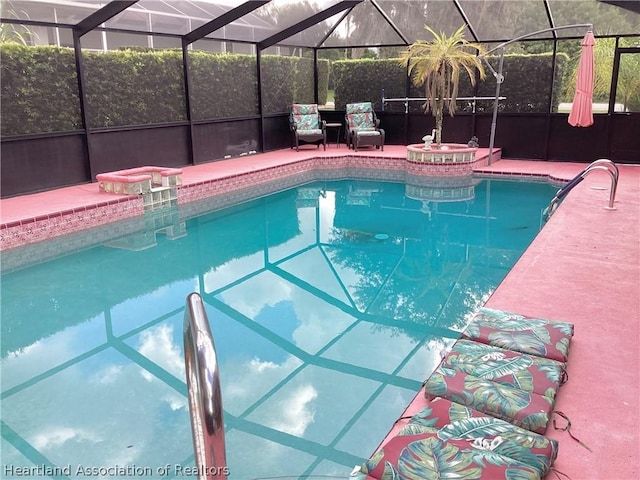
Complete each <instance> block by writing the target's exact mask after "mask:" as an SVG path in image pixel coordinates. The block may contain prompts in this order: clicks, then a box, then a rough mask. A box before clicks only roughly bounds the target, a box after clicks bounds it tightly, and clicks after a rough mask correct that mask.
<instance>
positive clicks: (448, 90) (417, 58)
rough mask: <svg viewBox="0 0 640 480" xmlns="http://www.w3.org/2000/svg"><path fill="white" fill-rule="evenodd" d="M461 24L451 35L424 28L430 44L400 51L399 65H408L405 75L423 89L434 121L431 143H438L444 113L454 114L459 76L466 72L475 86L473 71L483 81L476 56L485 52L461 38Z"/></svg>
mask: <svg viewBox="0 0 640 480" xmlns="http://www.w3.org/2000/svg"><path fill="white" fill-rule="evenodd" d="M465 27H466V25H462V26H461V27H460V28H458V30H456V31H455V33H454V34H453V35H451V36H447V35H446V34H445V33H444V32H441V33H440V34H438V33H436V32H435V31H434V30H433V29H431V28H430V27H428V26H426V25H425V27H424V28H425V29H426V30H427V31H428V32H429V33H431V35H433V40H431V41H430V42H427V41H424V40H418V41H417V42H415V43H413V44H411V45H409V47H408V48H407V49H406V50H405V51H404V52H402V55H401V62H402V63H403V65H405V64H406V65H407V66H408V73H409V75H410V76H411V78H412V81H413V84H414V85H415V86H417V87H420V86H423V85H424V87H425V97H426V99H427V100H426V102H425V104H424V109H425V112H428V111H429V110H431V111H432V112H433V116H434V117H435V119H436V128H435V130H436V138H435V143H436V144H437V145H438V147H439V146H440V144H441V143H442V119H443V114H444V111H445V110H447V112H448V113H449V114H450V115H451V116H453V115H454V114H455V111H456V99H457V97H458V86H459V83H460V73H461V72H462V71H465V72H467V75H468V76H469V80H471V85H475V83H476V75H475V73H476V70H477V71H478V72H479V73H480V78H481V79H484V78H485V76H486V75H485V71H484V65H483V64H482V61H481V59H480V57H479V56H478V55H485V53H486V50H485V49H484V47H483V46H482V45H480V44H478V43H473V42H469V41H467V40H466V39H465V38H464V28H465Z"/></svg>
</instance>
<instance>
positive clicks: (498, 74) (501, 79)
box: [480, 23, 593, 165]
mask: <svg viewBox="0 0 640 480" xmlns="http://www.w3.org/2000/svg"><path fill="white" fill-rule="evenodd" d="M581 27H585V28H588V29H589V31H593V24H592V23H578V24H575V25H561V26H559V27H552V28H545V29H544V30H538V31H537V32H531V33H527V34H526V35H521V36H519V37H516V38H513V39H511V40H508V41H506V42H503V43H501V44H500V45H498V46H497V47H494V48H492V49H491V50H488V51H487V52H486V53H485V55H481V56H480V58H481V59H482V60H484V62H485V63H486V64H487V66H488V67H489V70H491V72H492V73H493V76H494V77H495V79H496V98H495V100H494V103H493V118H492V119H491V137H490V138H489V165H491V162H492V160H493V143H494V141H495V136H496V123H497V121H498V100H499V97H500V84H501V83H502V82H504V76H503V75H502V65H503V61H504V47H506V46H507V45H509V44H511V43H515V42H519V41H520V40H524V39H525V38H527V37H533V36H535V35H539V34H541V33H546V32H555V31H557V30H564V29H565V28H581ZM496 50H501V51H500V64H499V66H498V70H499V71H498V72H496V71H495V70H494V69H493V68H492V67H491V64H489V62H488V61H487V59H486V56H487V55H489V54H490V53H492V52H495V51H496Z"/></svg>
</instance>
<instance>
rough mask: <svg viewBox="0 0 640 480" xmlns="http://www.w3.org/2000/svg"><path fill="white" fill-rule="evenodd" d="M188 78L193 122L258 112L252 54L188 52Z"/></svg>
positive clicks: (254, 65)
mask: <svg viewBox="0 0 640 480" xmlns="http://www.w3.org/2000/svg"><path fill="white" fill-rule="evenodd" d="M239 72H241V73H239ZM189 78H190V80H191V81H190V82H189V83H190V89H189V94H190V96H191V114H192V118H193V119H194V120H205V119H217V118H230V117H242V116H249V115H256V114H257V113H258V112H259V106H258V76H257V73H256V58H255V57H254V56H252V55H233V54H212V53H207V52H201V51H194V52H189ZM230 78H231V79H233V81H229V79H230Z"/></svg>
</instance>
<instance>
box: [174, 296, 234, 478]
mask: <svg viewBox="0 0 640 480" xmlns="http://www.w3.org/2000/svg"><path fill="white" fill-rule="evenodd" d="M184 356H185V369H186V377H187V392H188V398H189V414H190V417H191V432H192V435H193V447H194V457H195V464H196V470H197V475H198V480H206V479H214V478H215V479H216V480H219V479H225V478H227V476H228V475H229V471H228V468H227V460H226V447H225V435H224V416H223V411H222V394H221V390H220V372H219V369H218V360H217V355H216V349H215V345H214V343H213V337H212V335H211V329H210V327H209V320H208V319H207V314H206V312H205V309H204V304H203V302H202V298H201V297H200V295H199V294H197V293H191V294H189V295H188V296H187V301H186V308H185V314H184Z"/></svg>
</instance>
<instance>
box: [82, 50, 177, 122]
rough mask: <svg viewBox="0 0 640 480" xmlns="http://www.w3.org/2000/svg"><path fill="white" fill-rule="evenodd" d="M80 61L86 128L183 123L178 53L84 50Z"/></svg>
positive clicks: (172, 51) (174, 51)
mask: <svg viewBox="0 0 640 480" xmlns="http://www.w3.org/2000/svg"><path fill="white" fill-rule="evenodd" d="M83 63H84V72H85V73H84V76H85V92H86V99H87V119H88V123H89V126H90V127H91V128H99V127H112V126H123V125H145V124H151V123H166V122H176V121H181V120H185V119H186V108H185V97H184V82H183V81H182V78H183V75H182V53H181V52H178V51H176V50H158V51H148V52H144V51H137V50H129V49H127V50H116V51H110V52H84V53H83Z"/></svg>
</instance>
